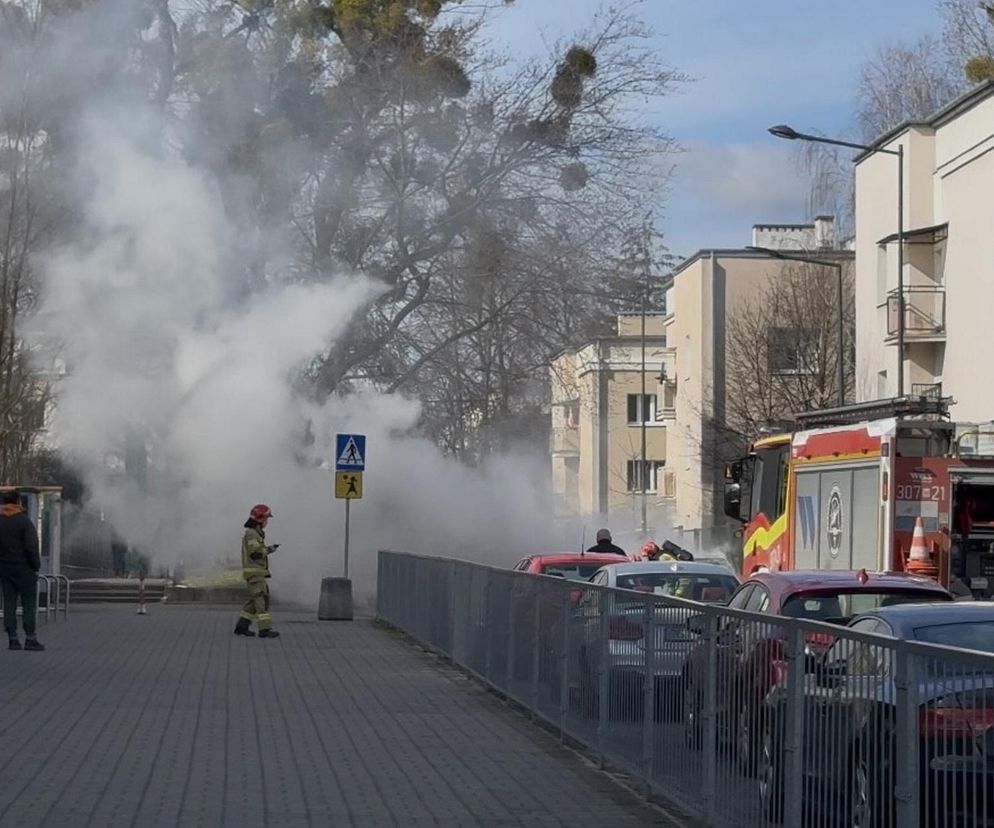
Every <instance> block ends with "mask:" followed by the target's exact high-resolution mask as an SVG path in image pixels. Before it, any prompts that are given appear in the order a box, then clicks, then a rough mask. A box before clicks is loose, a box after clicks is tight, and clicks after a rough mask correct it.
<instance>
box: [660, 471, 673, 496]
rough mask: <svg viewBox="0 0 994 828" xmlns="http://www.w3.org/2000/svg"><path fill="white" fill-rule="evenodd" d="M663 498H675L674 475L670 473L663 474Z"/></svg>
mask: <svg viewBox="0 0 994 828" xmlns="http://www.w3.org/2000/svg"><path fill="white" fill-rule="evenodd" d="M663 497H676V475H675V474H673V472H671V471H664V472H663Z"/></svg>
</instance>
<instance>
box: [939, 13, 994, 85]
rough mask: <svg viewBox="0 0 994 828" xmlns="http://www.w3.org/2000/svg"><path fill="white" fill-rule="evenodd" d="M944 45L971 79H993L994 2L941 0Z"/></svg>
mask: <svg viewBox="0 0 994 828" xmlns="http://www.w3.org/2000/svg"><path fill="white" fill-rule="evenodd" d="M939 8H940V10H941V12H942V19H943V22H944V24H945V26H944V30H943V35H942V41H943V47H944V49H945V51H946V53H947V55H948V56H949V59H950V60H951V62H952V63H953V65H954V67H955V70H956V71H958V72H961V73H962V74H963V76H964V77H965V78H966V79H967V80H969V81H970V82H971V83H980V82H982V81H985V80H991V79H994V3H989V2H982V0H942V2H941V3H940V4H939Z"/></svg>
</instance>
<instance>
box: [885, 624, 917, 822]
mask: <svg viewBox="0 0 994 828" xmlns="http://www.w3.org/2000/svg"><path fill="white" fill-rule="evenodd" d="M895 657H896V661H897V663H896V665H895V671H894V672H895V681H894V689H895V691H896V701H897V710H896V711H895V727H896V730H897V732H896V733H894V734H893V736H891V734H889V733H886V732H885V733H884V734H883V735H884V739H883V746H882V747H883V755H882V758H887V757H893V759H894V765H895V767H894V771H895V775H894V799H895V800H896V809H895V810H896V813H895V817H896V824H897V825H900V826H901V828H905V826H907V828H915V826H917V825H918V824H919V817H920V812H919V795H920V793H921V792H920V790H919V785H920V776H919V769H918V752H919V744H920V743H919V739H918V698H917V696H918V693H917V690H918V685H917V682H916V680H915V669H914V668H915V666H916V665H915V656H914V654H912V653H910V652H908V650H907V649H905V648H904V647H901V642H897V651H896V653H895Z"/></svg>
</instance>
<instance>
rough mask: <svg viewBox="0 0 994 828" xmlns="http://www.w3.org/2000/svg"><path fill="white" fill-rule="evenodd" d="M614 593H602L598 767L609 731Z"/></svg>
mask: <svg viewBox="0 0 994 828" xmlns="http://www.w3.org/2000/svg"><path fill="white" fill-rule="evenodd" d="M611 600H612V595H611V594H610V593H609V592H608V591H607V590H606V589H602V590H601V594H600V602H599V606H600V637H599V638H598V641H599V642H600V652H599V653H598V654H597V767H599V768H603V767H604V737H605V736H606V732H607V724H608V721H607V720H608V714H609V713H610V707H609V705H610V693H611V686H610V685H611V682H610V676H609V675H608V669H607V660H608V658H609V657H610V652H611V651H610V646H611V645H610V638H609V634H610V632H611V624H610V622H611V618H610V615H609V613H610V608H611Z"/></svg>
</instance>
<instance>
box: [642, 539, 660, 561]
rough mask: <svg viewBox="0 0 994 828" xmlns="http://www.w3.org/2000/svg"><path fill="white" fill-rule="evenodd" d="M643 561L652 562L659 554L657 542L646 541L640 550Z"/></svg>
mask: <svg viewBox="0 0 994 828" xmlns="http://www.w3.org/2000/svg"><path fill="white" fill-rule="evenodd" d="M640 552H641V554H642V560H644V561H651V560H653V559H654V558H655V557H656V556H657V555H658V554H659V545H658V544H657V543H656V542H655V541H646V542H645V543H643V544H642V549H641V550H640Z"/></svg>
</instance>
